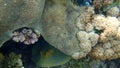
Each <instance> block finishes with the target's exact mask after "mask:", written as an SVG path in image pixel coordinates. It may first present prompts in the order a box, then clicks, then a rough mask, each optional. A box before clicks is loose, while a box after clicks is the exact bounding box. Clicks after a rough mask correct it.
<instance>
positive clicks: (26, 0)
mask: <svg viewBox="0 0 120 68" xmlns="http://www.w3.org/2000/svg"><path fill="white" fill-rule="evenodd" d="M44 2H45V0H11V1H9V0H0V47H1V46H2V44H3V43H4V42H5V41H7V40H8V39H10V38H11V35H12V31H14V30H16V29H18V28H21V27H29V26H31V27H32V26H33V24H34V26H35V24H37V22H38V21H39V19H40V17H41V14H42V11H43V7H44ZM34 26H33V28H36V29H39V27H37V25H36V27H34ZM6 27H7V28H6Z"/></svg>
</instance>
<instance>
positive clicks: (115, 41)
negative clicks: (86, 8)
mask: <svg viewBox="0 0 120 68" xmlns="http://www.w3.org/2000/svg"><path fill="white" fill-rule="evenodd" d="M93 24H94V26H95V28H96V29H98V30H103V32H102V33H101V34H100V37H99V41H98V42H99V43H98V44H97V45H96V47H94V48H93V49H92V50H93V51H92V52H91V53H90V54H91V56H92V57H94V58H98V59H101V60H105V59H109V60H110V59H116V58H118V57H119V44H120V43H119V40H120V37H119V36H120V35H119V34H120V33H119V32H120V30H119V29H120V27H119V25H120V21H118V19H117V18H116V17H110V16H108V17H104V16H103V15H96V16H95V17H94V19H93Z"/></svg>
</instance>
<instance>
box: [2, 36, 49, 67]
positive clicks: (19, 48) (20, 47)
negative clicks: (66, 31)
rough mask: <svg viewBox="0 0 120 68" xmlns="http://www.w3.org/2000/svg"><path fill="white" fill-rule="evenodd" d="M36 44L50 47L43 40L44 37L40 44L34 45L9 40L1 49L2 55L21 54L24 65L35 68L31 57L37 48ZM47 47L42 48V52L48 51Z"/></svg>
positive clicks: (39, 41)
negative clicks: (34, 48)
mask: <svg viewBox="0 0 120 68" xmlns="http://www.w3.org/2000/svg"><path fill="white" fill-rule="evenodd" d="M36 44H40V45H41V44H42V45H46V46H48V45H50V44H49V43H47V42H46V41H45V40H44V39H43V37H40V38H39V40H38V42H36V43H35V44H32V45H25V44H24V43H16V42H14V41H12V40H8V41H6V42H5V43H4V44H3V46H2V47H1V48H0V53H2V54H3V55H5V56H8V55H9V54H10V53H11V52H14V53H15V54H21V55H22V61H23V65H24V66H25V68H34V67H35V66H36V65H35V64H34V63H33V61H32V59H31V57H32V48H33V47H34V46H36ZM46 46H40V50H41V51H46V50H47V48H46Z"/></svg>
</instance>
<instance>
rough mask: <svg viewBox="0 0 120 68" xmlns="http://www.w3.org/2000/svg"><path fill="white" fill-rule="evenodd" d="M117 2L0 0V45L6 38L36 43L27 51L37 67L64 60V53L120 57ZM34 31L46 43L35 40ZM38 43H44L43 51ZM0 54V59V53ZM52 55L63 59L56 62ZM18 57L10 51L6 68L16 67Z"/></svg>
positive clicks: (52, 64)
mask: <svg viewBox="0 0 120 68" xmlns="http://www.w3.org/2000/svg"><path fill="white" fill-rule="evenodd" d="M84 1H85V2H86V3H88V0H84ZM89 1H90V3H91V2H92V1H91V0H89ZM117 2H118V3H120V1H119V0H94V1H93V5H92V6H88V5H87V6H78V5H74V4H73V3H72V2H71V0H46V1H45V0H12V1H8V0H5V1H4V0H0V47H1V46H2V44H3V43H4V42H5V41H7V40H9V39H12V40H13V41H15V42H20V43H21V42H22V43H24V44H25V45H36V46H35V47H33V49H32V51H31V52H32V60H33V62H34V63H35V64H36V65H38V66H39V67H40V66H41V67H45V66H55V65H59V64H62V63H65V62H67V61H68V60H70V57H68V55H69V56H71V57H72V58H74V59H81V58H84V57H90V58H93V59H100V60H112V59H117V58H120V6H119V4H117V5H116V3H117ZM44 4H45V5H44ZM91 4H92V3H91ZM6 27H8V28H6ZM36 30H38V31H36ZM12 32H13V34H12ZM38 32H40V33H41V35H42V36H43V38H44V39H45V41H47V42H48V43H49V44H46V45H43V44H40V43H37V44H35V43H36V42H40V41H38V38H39V37H40V33H38ZM48 45H49V46H50V45H51V47H49V46H48ZM40 46H46V49H45V48H44V49H45V50H43V51H44V52H41V47H40ZM52 46H53V47H55V48H56V49H55V48H52ZM47 47H48V49H47ZM57 49H58V50H57ZM59 50H60V51H61V52H62V53H61V52H60V51H59ZM0 56H1V57H0V59H1V60H2V59H4V58H3V56H2V54H1V55H0ZM16 56H17V57H16ZM54 56H56V57H57V59H60V58H61V57H62V58H63V57H64V59H63V60H61V59H60V60H61V61H60V63H58V64H57V63H56V62H57V61H58V60H53V59H55V58H54ZM20 58H21V57H18V55H16V54H14V53H10V55H8V57H7V58H6V59H7V60H5V61H8V60H9V61H8V62H6V65H7V66H8V67H7V68H13V67H14V66H17V67H18V68H19V65H16V64H19V63H18V61H20V62H21V60H20ZM18 59H19V60H18ZM12 60H13V61H12ZM49 61H51V63H50V62H49ZM62 61H63V62H62ZM0 63H2V61H0ZM11 63H12V64H11ZM20 64H21V65H20V67H21V66H22V63H20Z"/></svg>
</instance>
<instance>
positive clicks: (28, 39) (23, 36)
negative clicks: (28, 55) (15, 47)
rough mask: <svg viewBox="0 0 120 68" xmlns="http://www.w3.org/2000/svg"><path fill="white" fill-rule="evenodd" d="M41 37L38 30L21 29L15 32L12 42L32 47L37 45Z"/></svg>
mask: <svg viewBox="0 0 120 68" xmlns="http://www.w3.org/2000/svg"><path fill="white" fill-rule="evenodd" d="M39 37H40V33H39V32H38V31H37V30H35V31H34V30H32V29H30V28H25V27H24V28H21V29H19V30H15V31H14V32H13V37H12V40H14V41H15V42H23V43H24V44H27V45H30V44H35V42H37V41H38V38H39Z"/></svg>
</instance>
